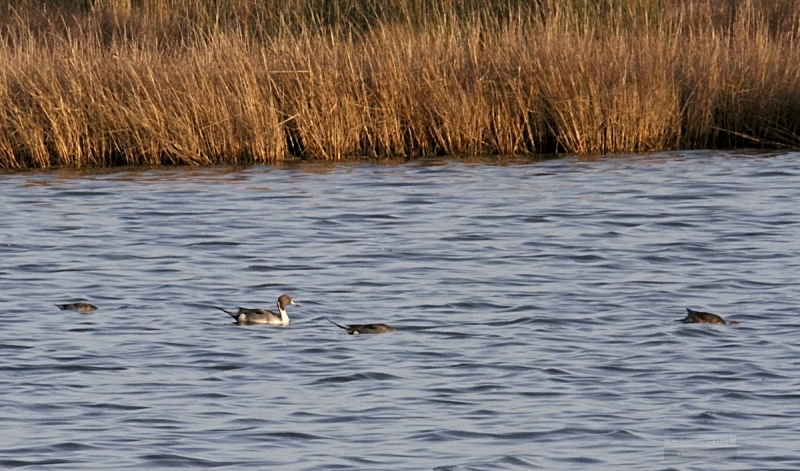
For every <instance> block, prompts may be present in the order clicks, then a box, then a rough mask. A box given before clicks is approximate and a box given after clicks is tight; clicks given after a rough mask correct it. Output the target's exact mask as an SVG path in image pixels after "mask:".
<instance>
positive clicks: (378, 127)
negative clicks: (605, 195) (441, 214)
mask: <svg viewBox="0 0 800 471" xmlns="http://www.w3.org/2000/svg"><path fill="white" fill-rule="evenodd" d="M18 1H20V2H22V3H25V0H18ZM237 1H238V0H230V2H232V5H234V6H236V5H238V7H237V8H240V9H239V10H237V9H236V8H233V9H232V11H231V13H230V18H229V19H228V20H227V22H221V23H219V20H217V21H218V23H219V24H217V25H216V26H214V25H213V24H212V25H209V23H208V22H209V21H212V20H213V18H211V17H203V16H202V15H194V16H191V15H187V14H185V12H181V11H177V10H180V9H176V11H167V10H166V8H162V9H161V10H158V9H156V8H154V7H153V5H156V6H158V5H160V4H162V2H159V0H149V2H148V1H142V2H139V3H136V5H138V6H134V4H133V3H131V1H130V0H127V3H126V2H125V1H124V0H106V1H105V2H100V1H98V2H95V4H94V6H93V7H91V8H84V9H82V10H69V11H67V10H65V9H66V7H63V6H61V7H59V5H60V3H59V2H58V1H57V0H52V4H53V5H54V6H53V8H52V9H51V10H47V11H44V10H41V9H34V8H28V9H26V8H20V9H18V10H13V14H11V13H10V11H11V10H8V9H7V10H5V11H3V10H2V9H0V26H2V27H3V28H4V30H3V36H2V40H0V61H2V63H3V65H2V66H1V67H0V123H2V124H0V129H2V131H0V168H4V169H14V168H50V167H76V168H78V167H109V166H112V167H120V166H126V165H137V166H138V165H145V166H149V165H189V166H192V165H216V164H232V165H237V164H259V163H275V162H280V161H283V160H286V159H301V160H345V159H349V158H352V157H355V158H370V159H372V158H375V159H381V158H414V157H425V156H447V155H457V156H471V155H522V156H526V155H527V156H530V155H537V156H542V157H545V158H546V156H548V155H551V154H554V153H558V154H578V155H595V154H609V153H611V154H613V153H634V152H636V153H639V152H641V153H644V152H654V151H668V150H701V149H733V148H765V149H773V148H774V149H784V148H797V147H800V46H798V44H800V43H798V40H797V39H798V38H800V21H794V22H792V21H785V22H783V23H781V22H776V21H777V20H775V18H790V19H791V18H794V19H800V5H793V4H792V3H790V2H786V3H785V4H783V5H784V6H783V7H782V8H784V10H781V11H767V10H766V7H758V6H753V4H752V3H748V2H744V1H741V2H724V4H725V5H728V6H729V7H730V8H733V10H730V11H724V12H722V13H720V11H719V9H716V8H715V4H718V3H719V4H722V3H723V2H717V1H714V0H707V2H705V4H706V5H707V8H705V9H704V8H702V5H703V4H704V2H694V3H699V4H700V6H697V5H695V4H693V2H686V1H681V0H672V1H671V2H669V1H668V2H665V3H667V5H665V6H662V7H661V8H660V9H658V10H652V8H654V7H652V5H651V4H652V3H653V2H650V1H648V0H630V1H628V2H622V3H625V4H626V5H627V6H626V9H623V8H620V9H619V10H614V9H612V10H611V11H609V12H605V13H604V14H603V15H598V16H596V17H595V16H591V15H589V14H588V13H592V12H588V13H587V12H586V11H583V10H580V9H579V8H578V6H576V5H577V4H578V3H580V2H576V3H575V5H572V6H566V7H558V8H556V7H548V6H546V5H545V3H546V2H544V3H542V4H541V5H545V6H541V5H539V6H537V7H536V9H535V11H534V9H533V7H530V8H528V10H522V9H518V10H516V11H515V12H509V13H507V14H505V16H503V15H499V16H487V15H485V14H481V12H477V13H476V12H473V13H476V14H475V15H472V16H470V15H469V14H468V13H469V12H467V13H464V17H465V18H466V19H459V18H455V19H453V18H451V17H450V16H448V15H447V13H442V12H439V13H436V12H434V13H433V14H432V17H431V18H428V17H422V16H420V17H419V18H417V16H414V14H413V12H412V13H406V16H407V17H408V18H416V19H415V20H414V21H411V20H407V21H406V22H405V23H402V22H398V21H397V20H396V19H393V20H392V21H390V20H388V19H381V18H377V19H375V20H374V21H373V23H371V24H369V25H368V27H363V26H359V28H361V29H355V27H354V26H353V25H352V24H350V23H347V22H346V21H345V22H344V24H336V25H333V26H331V25H330V24H318V23H314V22H313V21H311V22H309V21H310V20H304V19H303V18H294V20H293V21H294V23H291V22H290V24H289V25H288V26H283V27H280V28H277V29H276V27H275V26H274V25H273V26H270V27H269V28H272V29H268V28H267V26H258V25H256V26H252V25H253V24H254V20H253V17H254V16H253V15H256V17H258V18H262V19H263V18H266V17H265V16H264V15H266V14H267V13H265V11H260V12H255V13H254V12H252V11H249V10H246V8H245V5H247V3H246V2H241V3H240V4H239V3H237ZM398 2H399V3H400V4H404V3H403V1H402V0H396V2H395V3H398ZM177 3H180V2H177ZM189 3H190V2H186V4H187V5H188V4H189ZM306 3H307V4H309V5H310V6H309V8H311V7H313V6H314V5H312V4H313V0H308V1H307V2H306ZM361 3H364V4H365V5H366V6H369V5H373V7H374V6H375V4H374V3H370V0H362V2H361ZM423 3H424V2H423ZM488 3H489V4H490V5H489V6H488V7H486V8H491V6H492V5H491V3H492V2H488ZM556 3H557V2H556ZM562 3H563V2H562ZM568 3H569V2H568ZM584 3H586V2H584ZM590 3H591V2H590ZM596 3H597V5H598V8H599V7H601V6H602V5H603V4H604V3H605V2H603V1H600V0H598V1H597V2H596ZM662 3H663V2H662ZM409 4H410V3H409ZM119 5H122V7H120V6H119ZM147 5H150V7H149V9H148V7H147ZM731 5H734V6H735V8H734V7H733V6H731ZM59 8H60V9H59ZM519 8H522V7H519ZM648 8H650V10H648ZM737 8H738V9H737ZM365 11H368V8H366V7H365ZM398 11H402V9H400V10H398ZM598 11H599V10H598ZM390 13H391V14H393V15H395V16H397V15H400V13H397V12H395V11H390V12H389V13H384V16H389V14H390ZM594 13H596V12H594ZM181 15H183V16H181ZM258 15H262V16H258ZM420 15H421V14H420ZM437 15H438V16H437ZM648 15H650V16H648ZM770 15H772V16H770ZM392 18H394V17H392ZM267 19H269V18H267ZM59 21H60V22H59ZM258 24H262V25H270V24H272V23H269V21H267V20H263V21H262V23H258ZM175 25H178V26H179V27H175ZM247 25H251V26H247ZM621 25H628V26H624V27H623V26H621ZM245 26H247V27H245ZM170 28H175V30H177V31H179V33H174V31H173V29H170ZM259 28H262V29H259ZM171 34H174V36H170V35H171Z"/></svg>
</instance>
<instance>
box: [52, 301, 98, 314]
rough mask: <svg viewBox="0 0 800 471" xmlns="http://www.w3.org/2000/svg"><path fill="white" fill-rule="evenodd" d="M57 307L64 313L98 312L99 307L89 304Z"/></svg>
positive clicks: (60, 305) (58, 305)
mask: <svg viewBox="0 0 800 471" xmlns="http://www.w3.org/2000/svg"><path fill="white" fill-rule="evenodd" d="M56 306H57V307H58V308H59V309H61V310H62V311H75V312H92V311H95V310H97V306H94V305H92V304H89V303H70V304H56Z"/></svg>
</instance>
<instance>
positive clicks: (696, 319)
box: [677, 308, 739, 324]
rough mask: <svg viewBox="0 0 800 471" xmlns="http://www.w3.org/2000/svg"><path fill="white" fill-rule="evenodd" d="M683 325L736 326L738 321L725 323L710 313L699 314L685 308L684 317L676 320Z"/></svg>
mask: <svg viewBox="0 0 800 471" xmlns="http://www.w3.org/2000/svg"><path fill="white" fill-rule="evenodd" d="M677 320H678V321H680V322H683V323H684V324H738V323H739V322H738V321H731V322H725V319H723V318H722V317H720V316H718V315H716V314H712V313H710V312H700V311H695V310H694V309H689V308H686V317H684V318H683V319H677Z"/></svg>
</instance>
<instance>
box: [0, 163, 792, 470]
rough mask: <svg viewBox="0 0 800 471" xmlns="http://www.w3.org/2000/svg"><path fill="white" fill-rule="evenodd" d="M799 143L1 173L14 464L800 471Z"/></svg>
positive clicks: (1, 460)
mask: <svg viewBox="0 0 800 471" xmlns="http://www.w3.org/2000/svg"><path fill="white" fill-rule="evenodd" d="M799 157H800V154H797V153H791V152H789V153H775V154H766V155H765V154H756V153H753V154H731V153H718V152H688V153H663V154H652V155H647V156H631V157H616V158H603V159H594V160H591V161H580V160H577V159H573V158H561V159H550V160H545V161H539V160H526V159H521V158H520V159H513V160H511V161H509V163H507V164H504V165H497V164H496V163H481V162H473V161H459V160H447V159H427V160H425V161H418V162H412V163H408V164H403V165H393V166H382V165H373V164H341V165H327V164H326V165H325V166H324V171H320V169H319V168H317V166H318V165H321V164H315V163H309V164H305V165H300V164H298V165H287V166H277V167H249V168H226V167H217V168H205V169H147V168H143V169H134V170H130V169H126V170H119V171H98V172H91V171H82V172H79V173H78V172H76V173H71V172H70V171H67V170H62V171H58V172H33V171H32V172H22V173H8V172H6V173H2V174H0V201H3V203H4V209H5V211H4V217H3V219H2V221H0V228H2V230H0V280H2V284H3V290H2V293H0V302H2V304H3V309H2V311H0V316H2V321H3V326H4V327H3V335H2V338H0V371H2V372H3V375H2V377H0V392H2V394H3V397H4V401H3V403H2V404H0V419H2V421H3V423H4V424H6V426H5V427H2V428H0V444H2V445H0V466H2V467H31V468H39V467H45V466H46V467H49V468H60V469H143V468H146V469H151V468H225V469H265V468H269V467H280V468H282V469H295V470H331V469H353V468H361V469H392V470H405V469H408V470H412V469H413V470H418V469H436V470H459V471H461V470H489V469H503V470H506V469H575V468H592V469H609V470H612V469H613V470H617V469H632V470H637V469H639V470H650V469H664V470H667V469H682V470H683V469H704V470H705V469H724V470H730V469H734V470H735V469H743V470H744V469H760V468H764V467H768V468H773V469H778V468H781V469H795V468H797V467H800V453H798V452H797V447H796V438H797V435H798V433H800V427H798V421H797V417H798V416H800V406H798V404H800V402H798V399H800V394H798V393H797V391H798V390H800V378H798V375H797V369H798V367H800V347H798V339H797V335H796V332H797V331H798V327H800V320H798V318H797V306H798V305H800V294H798V292H797V286H798V285H800V283H798V281H800V280H799V279H798V273H800V259H798V255H797V254H800V209H798V205H797V204H796V203H797V188H800V171H798V168H800V167H798V158H799ZM284 292H286V293H289V294H291V295H292V297H293V298H295V300H296V301H297V302H298V303H299V305H298V306H290V309H289V313H290V316H291V318H292V323H291V325H290V326H289V327H286V328H277V327H263V326H247V327H240V326H237V325H235V324H234V323H233V322H232V321H231V319H230V317H229V316H227V315H225V314H223V313H221V312H219V311H217V310H216V309H214V308H213V307H211V306H215V305H217V306H226V307H233V306H239V305H241V306H250V307H265V308H268V309H273V308H274V306H275V303H276V299H277V297H278V295H279V294H281V293H284ZM75 301H87V302H91V303H93V304H97V305H98V306H99V307H100V309H98V310H97V311H94V312H92V313H89V314H79V313H75V312H70V311H59V310H58V309H57V308H56V307H55V306H53V304H54V303H62V302H75ZM687 307H689V308H694V309H701V310H709V311H713V312H719V313H720V314H722V315H723V316H724V317H725V318H726V319H728V320H737V321H740V322H741V325H738V326H719V325H684V324H682V323H680V322H676V321H677V320H678V319H680V318H682V317H683V316H684V315H685V308H687ZM326 318H331V319H333V320H336V321H337V322H339V323H343V324H345V323H363V322H386V323H389V324H391V325H393V326H395V327H397V329H398V330H397V332H394V333H391V334H386V335H374V336H373V335H355V336H351V335H347V333H346V332H343V331H341V330H340V329H338V328H337V327H335V326H332V325H330V323H328V321H327V320H326ZM687 436H688V437H695V438H697V437H700V438H703V437H706V438H709V437H710V438H719V437H734V438H735V443H736V445H735V451H736V452H735V457H732V458H731V457H726V458H714V459H705V460H701V461H689V460H688V459H687V460H674V459H669V458H668V457H667V453H666V449H667V448H668V447H669V446H670V439H671V438H675V437H687Z"/></svg>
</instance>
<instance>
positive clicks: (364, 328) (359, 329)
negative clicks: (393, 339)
mask: <svg viewBox="0 0 800 471" xmlns="http://www.w3.org/2000/svg"><path fill="white" fill-rule="evenodd" d="M325 319H326V320H327V321H328V322H330V323H331V324H333V325H335V326H336V327H339V328H340V329H344V330H346V331H347V333H348V334H350V335H357V334H387V333H389V332H395V331H396V330H397V329H395V328H394V327H392V326H390V325H387V324H350V325H347V326H344V325H339V324H337V323H336V322H333V321H332V320H330V319H328V318H327V317H326V318H325Z"/></svg>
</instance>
